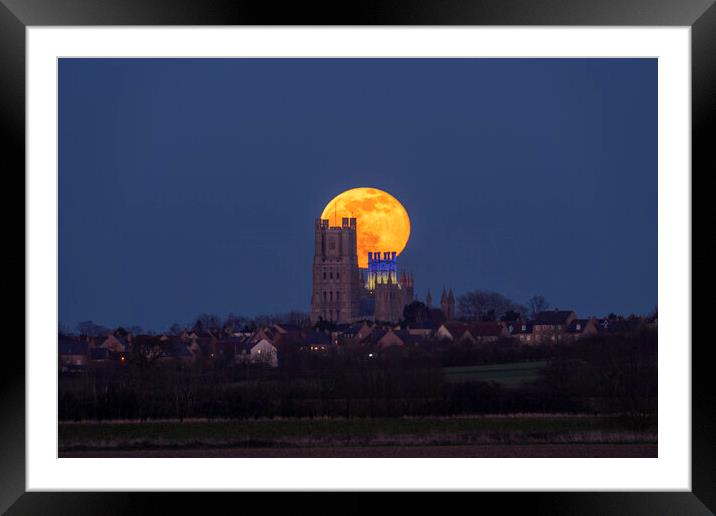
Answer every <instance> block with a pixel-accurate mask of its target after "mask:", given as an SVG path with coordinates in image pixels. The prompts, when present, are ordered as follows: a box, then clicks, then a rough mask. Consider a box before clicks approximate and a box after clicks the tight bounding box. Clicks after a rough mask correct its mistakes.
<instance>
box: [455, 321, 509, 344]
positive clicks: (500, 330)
mask: <svg viewBox="0 0 716 516" xmlns="http://www.w3.org/2000/svg"><path fill="white" fill-rule="evenodd" d="M467 336H469V337H471V338H472V340H473V341H474V342H497V341H498V340H501V339H509V338H510V331H509V330H508V329H507V327H506V326H505V325H503V324H501V323H499V322H493V321H485V322H477V323H475V324H473V325H471V326H470V328H469V330H468V331H467V332H466V334H465V337H467Z"/></svg>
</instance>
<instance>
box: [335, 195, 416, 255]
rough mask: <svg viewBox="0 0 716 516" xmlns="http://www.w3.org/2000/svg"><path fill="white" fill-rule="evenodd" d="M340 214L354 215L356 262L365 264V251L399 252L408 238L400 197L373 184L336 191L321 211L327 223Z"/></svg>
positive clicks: (408, 220) (337, 221) (407, 222)
mask: <svg viewBox="0 0 716 516" xmlns="http://www.w3.org/2000/svg"><path fill="white" fill-rule="evenodd" d="M344 217H348V218H350V217H355V218H356V219H358V220H357V221H356V222H357V225H358V228H357V234H356V240H357V241H358V242H357V243H358V266H359V267H361V268H366V267H368V252H369V251H373V252H375V251H379V252H381V253H382V252H391V251H395V252H396V253H398V254H400V253H401V252H402V251H403V249H405V245H406V244H407V243H408V238H410V219H409V218H408V212H407V211H405V208H404V207H403V205H402V204H400V201H398V199H396V198H395V197H393V196H392V195H390V194H389V193H388V192H384V191H383V190H379V189H377V188H352V189H350V190H346V191H345V192H343V193H341V194H339V195H337V196H336V197H334V198H333V199H331V201H330V202H329V203H328V204H327V205H326V207H325V208H324V209H323V213H322V214H321V218H322V219H328V220H329V224H330V225H331V226H340V225H341V219H342V218H344Z"/></svg>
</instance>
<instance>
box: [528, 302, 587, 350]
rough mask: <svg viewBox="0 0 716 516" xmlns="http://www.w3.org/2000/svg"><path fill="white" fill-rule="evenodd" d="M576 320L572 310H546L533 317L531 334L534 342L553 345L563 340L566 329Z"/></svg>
mask: <svg viewBox="0 0 716 516" xmlns="http://www.w3.org/2000/svg"><path fill="white" fill-rule="evenodd" d="M576 318H577V314H576V313H575V312H574V310H557V309H555V310H546V311H544V312H539V313H538V314H537V316H536V317H535V322H534V326H533V334H534V339H535V341H536V342H538V343H540V344H542V343H555V342H561V341H563V340H565V338H566V333H567V327H568V326H569V325H570V324H571V323H572V321H574V320H575V319H576Z"/></svg>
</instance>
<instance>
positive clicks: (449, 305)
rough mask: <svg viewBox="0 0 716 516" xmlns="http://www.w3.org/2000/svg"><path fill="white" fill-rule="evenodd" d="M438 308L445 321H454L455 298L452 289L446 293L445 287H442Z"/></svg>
mask: <svg viewBox="0 0 716 516" xmlns="http://www.w3.org/2000/svg"><path fill="white" fill-rule="evenodd" d="M440 308H441V309H442V311H443V313H444V314H445V319H447V320H448V321H451V320H453V319H455V296H454V295H453V293H452V289H450V292H449V293H448V292H445V287H443V293H442V295H441V296H440Z"/></svg>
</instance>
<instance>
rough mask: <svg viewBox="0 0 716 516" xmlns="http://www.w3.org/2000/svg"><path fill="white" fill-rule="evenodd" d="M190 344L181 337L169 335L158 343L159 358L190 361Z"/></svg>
mask: <svg viewBox="0 0 716 516" xmlns="http://www.w3.org/2000/svg"><path fill="white" fill-rule="evenodd" d="M189 346H190V344H188V343H187V342H186V341H184V340H182V339H181V337H169V339H167V340H165V341H162V342H161V344H160V345H159V349H160V353H159V360H161V361H175V362H192V361H193V360H194V358H195V355H194V353H192V352H191V351H190V350H189Z"/></svg>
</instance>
